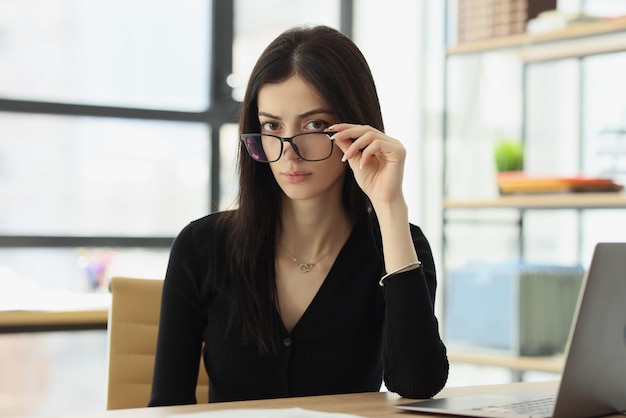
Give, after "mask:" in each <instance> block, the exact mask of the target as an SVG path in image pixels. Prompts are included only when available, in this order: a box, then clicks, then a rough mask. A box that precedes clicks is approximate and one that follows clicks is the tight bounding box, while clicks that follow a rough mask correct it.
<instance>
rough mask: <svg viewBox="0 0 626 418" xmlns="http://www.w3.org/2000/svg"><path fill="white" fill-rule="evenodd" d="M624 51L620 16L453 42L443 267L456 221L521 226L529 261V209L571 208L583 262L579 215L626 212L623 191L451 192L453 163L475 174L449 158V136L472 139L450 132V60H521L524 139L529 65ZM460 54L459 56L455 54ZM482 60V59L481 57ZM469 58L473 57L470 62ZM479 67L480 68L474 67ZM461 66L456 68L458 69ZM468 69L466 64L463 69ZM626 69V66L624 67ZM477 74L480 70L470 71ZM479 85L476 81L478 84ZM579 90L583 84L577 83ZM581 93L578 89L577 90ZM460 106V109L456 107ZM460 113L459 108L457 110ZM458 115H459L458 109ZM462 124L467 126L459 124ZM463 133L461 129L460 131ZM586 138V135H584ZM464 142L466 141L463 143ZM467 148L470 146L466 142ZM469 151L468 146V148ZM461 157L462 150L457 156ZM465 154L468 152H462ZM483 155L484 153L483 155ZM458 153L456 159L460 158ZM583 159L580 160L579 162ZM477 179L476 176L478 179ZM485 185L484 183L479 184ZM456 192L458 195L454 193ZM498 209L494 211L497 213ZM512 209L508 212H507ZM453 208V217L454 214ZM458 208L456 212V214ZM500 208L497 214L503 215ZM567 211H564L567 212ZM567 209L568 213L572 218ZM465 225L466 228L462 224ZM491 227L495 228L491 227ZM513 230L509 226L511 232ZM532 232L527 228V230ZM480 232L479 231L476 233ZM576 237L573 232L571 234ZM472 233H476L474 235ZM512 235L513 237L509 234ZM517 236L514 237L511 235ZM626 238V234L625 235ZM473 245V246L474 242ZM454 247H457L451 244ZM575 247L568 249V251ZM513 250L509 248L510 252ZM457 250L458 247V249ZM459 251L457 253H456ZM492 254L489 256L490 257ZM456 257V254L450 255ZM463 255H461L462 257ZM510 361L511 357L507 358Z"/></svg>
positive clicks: (493, 361)
mask: <svg viewBox="0 0 626 418" xmlns="http://www.w3.org/2000/svg"><path fill="white" fill-rule="evenodd" d="M623 51H626V19H621V20H613V21H609V20H607V21H602V22H595V23H586V24H576V25H572V26H570V27H567V28H565V29H562V30H557V31H553V32H549V33H539V34H520V35H513V36H508V37H501V38H493V39H486V40H481V41H473V42H468V43H464V44H460V45H453V46H449V47H448V48H447V50H446V64H445V71H444V80H445V83H446V87H445V94H444V96H445V97H446V99H445V102H444V108H445V109H446V111H445V116H444V129H443V132H444V135H443V136H444V141H443V147H444V153H443V155H444V160H443V190H442V192H443V199H442V211H443V212H442V223H443V225H442V233H443V240H442V251H441V255H442V266H443V270H444V271H449V268H450V264H457V265H458V264H459V263H453V262H449V261H448V257H449V255H446V252H447V251H448V250H449V249H448V248H447V247H448V246H449V245H450V242H451V241H450V240H451V238H450V237H448V236H447V233H448V234H450V235H452V233H450V232H447V231H446V230H447V229H448V228H449V227H450V225H451V224H452V223H457V224H462V223H463V224H468V223H472V224H473V223H475V224H476V225H484V224H485V223H487V222H490V227H491V226H493V227H494V228H495V229H499V228H501V225H499V224H501V223H502V222H504V223H506V224H507V225H511V226H512V227H513V228H517V229H516V231H518V237H517V239H518V246H519V252H518V254H517V255H518V257H519V260H520V261H528V260H526V259H525V254H524V246H525V242H526V238H527V237H525V223H526V221H525V218H526V217H528V215H527V214H528V212H529V211H544V212H545V211H559V210H567V211H570V212H571V211H573V212H574V214H575V216H572V219H577V220H578V223H579V229H578V239H579V245H578V253H577V254H575V256H576V258H577V259H578V260H580V261H581V262H582V261H583V260H582V258H581V245H580V240H581V232H580V231H581V228H580V224H581V219H582V218H583V217H582V216H581V214H582V213H583V212H586V211H592V210H605V209H608V210H623V209H626V193H624V192H597V193H596V192H593V193H592V192H581V193H538V194H512V195H497V192H493V191H492V192H490V193H491V194H484V193H483V194H480V197H476V198H473V197H472V194H471V193H468V191H467V189H465V190H461V188H459V187H458V184H461V185H467V184H471V183H470V182H468V181H463V182H461V183H456V184H457V187H456V189H454V188H452V189H453V190H452V192H450V187H449V184H448V178H449V176H450V171H451V170H450V167H453V169H454V170H456V172H457V173H460V177H463V178H465V177H469V176H471V175H472V173H468V172H466V171H462V170H463V168H465V169H466V170H467V167H457V166H456V165H454V164H452V165H451V163H450V162H449V161H447V158H450V156H449V155H448V151H447V150H448V147H449V146H450V143H449V142H450V138H452V137H454V138H457V141H456V142H455V143H453V144H456V145H457V146H459V144H461V143H463V142H462V141H460V140H459V139H458V138H461V139H465V140H467V139H472V137H471V135H470V134H467V135H465V137H464V136H458V135H457V136H454V134H451V133H450V131H451V129H449V124H450V121H449V120H448V117H449V114H448V112H449V108H448V106H449V103H448V96H447V94H448V91H447V89H448V87H447V86H448V83H449V78H450V75H449V66H450V64H449V63H448V61H449V60H450V59H460V58H462V57H469V56H475V55H482V56H486V55H497V54H503V55H505V56H506V57H513V58H514V62H515V63H517V62H519V65H520V66H521V68H522V72H521V74H522V77H521V80H522V95H521V98H522V102H523V103H522V106H521V109H522V110H521V112H522V113H521V118H520V119H521V121H522V123H521V125H522V127H521V139H522V140H525V136H526V134H527V132H526V126H527V123H528V121H527V120H526V117H527V115H526V114H525V112H526V110H527V108H526V96H525V95H526V92H527V91H526V83H527V82H528V79H527V74H526V73H527V69H528V68H529V66H532V65H535V64H542V63H547V62H549V61H557V60H562V59H567V58H574V59H579V61H578V62H582V60H583V59H584V58H586V57H590V56H595V55H602V54H611V53H616V52H623ZM457 57H458V58H457ZM479 58H480V59H482V57H479ZM470 61H471V60H470ZM476 68H478V69H476ZM457 70H458V67H457ZM464 70H465V68H464ZM484 70H485V68H483V67H482V61H481V65H479V66H474V67H468V70H467V71H484ZM624 71H625V72H626V68H624ZM472 74H473V75H474V76H475V75H476V73H472ZM477 84H478V83H477ZM479 88H480V87H478V88H476V87H474V90H472V91H471V92H472V94H481V93H483V91H482V90H480V89H479ZM578 88H580V85H579V86H578ZM579 91H580V90H579ZM474 102H479V101H478V100H476V99H473V98H471V97H470V98H468V105H469V106H472V105H474ZM457 109H458V108H457ZM457 112H458V110H457ZM457 114H458V113H457ZM572 123H573V124H574V126H576V125H575V124H576V123H580V122H579V121H572ZM460 126H461V127H464V126H465V125H460ZM576 128H577V129H578V130H579V134H581V132H580V131H581V129H580V128H581V125H580V124H579V125H578V126H576ZM460 132H463V131H460ZM581 136H582V134H581ZM463 144H466V143H463ZM463 146H464V147H467V145H463ZM581 146H582V142H580V141H578V140H576V139H574V138H573V139H572V147H578V149H581ZM469 150H470V151H469V152H471V151H473V149H472V148H469ZM466 151H468V149H466ZM456 155H457V156H458V155H461V154H459V153H457V154H456ZM462 155H464V156H465V155H466V154H462ZM483 155H484V154H483ZM467 158H468V159H471V158H472V156H471V155H468V156H467ZM458 161H459V160H458V157H457V159H456V160H454V161H453V163H454V162H458ZM579 162H580V161H579ZM474 178H475V177H474ZM481 180H483V181H484V180H485V176H484V175H483V176H482V177H481ZM493 182H494V185H493V190H494V191H495V190H496V179H495V178H494V179H493ZM481 184H482V183H481ZM459 191H460V192H461V193H460V194H463V195H464V196H463V197H458V194H459V193H458V192H459ZM455 192H457V194H455ZM500 210H501V211H502V214H503V217H498V219H495V218H496V217H495V216H494V219H491V215H493V214H494V213H496V212H497V211H500ZM494 211H496V212H494ZM506 211H508V212H506ZM453 212H455V214H454V215H452V213H453ZM457 212H458V214H457ZM511 212H513V213H514V214H515V216H514V217H513V218H511V216H510V214H511ZM499 213H500V212H497V214H498V215H499ZM564 213H566V212H564ZM570 215H571V214H570V213H568V215H566V216H570ZM463 227H464V226H463ZM492 230H493V229H492ZM509 231H510V230H509ZM526 232H528V231H526ZM477 235H480V234H477ZM573 235H575V234H573ZM472 236H474V235H472ZM508 236H509V237H511V235H508ZM513 239H515V237H514V235H513ZM625 239H626V238H625ZM480 242H481V237H480V236H479V237H478V238H477V241H476V244H477V245H480ZM471 245H472V247H474V246H475V245H474V244H471ZM452 247H454V246H452ZM569 249H571V247H569V248H568V250H569ZM469 250H474V248H469ZM509 251H510V250H509ZM457 252H458V248H457ZM457 252H455V253H454V254H455V255H456V254H457ZM489 255H490V254H486V256H489ZM451 258H454V257H451ZM462 259H463V257H461V260H462ZM443 303H444V309H445V303H446V301H445V296H444V301H443ZM452 359H453V360H454V361H457V362H461V363H462V362H466V363H473V364H482V365H490V366H497V367H505V368H512V369H515V367H518V366H511V365H510V364H508V363H506V364H503V363H501V362H500V361H499V358H498V357H497V356H495V357H494V356H492V355H487V356H482V357H481V356H479V357H476V356H474V355H468V353H467V352H464V351H460V352H456V353H455V355H454V356H453V358H452ZM507 359H508V357H507ZM512 360H513V361H515V362H516V361H519V360H520V358H518V357H515V356H513V358H512ZM537 367H540V366H538V365H536V364H535V365H532V366H519V368H520V369H528V370H532V369H536V368H537ZM558 367H560V365H559V364H558V362H557V365H556V367H555V368H554V369H550V371H551V372H554V373H558V372H559V369H558Z"/></svg>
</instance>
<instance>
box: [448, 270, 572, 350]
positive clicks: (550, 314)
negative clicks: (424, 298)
mask: <svg viewBox="0 0 626 418" xmlns="http://www.w3.org/2000/svg"><path fill="white" fill-rule="evenodd" d="M583 276H584V269H583V268H582V267H581V266H571V267H570V266H551V265H536V264H535V265H533V264H487V263H485V264H477V263H476V264H470V265H468V266H466V267H465V268H462V269H457V270H453V271H451V272H449V274H448V276H447V278H446V283H445V294H444V329H443V331H444V336H445V339H446V342H448V343H451V344H455V343H460V344H461V345H470V346H476V347H484V348H493V349H501V350H505V351H507V352H510V353H512V354H516V355H549V354H554V353H560V352H563V350H564V348H565V344H566V342H567V338H568V335H569V331H570V325H571V323H572V318H573V316H574V310H575V308H576V302H577V300H578V293H579V290H580V286H581V283H582V278H583Z"/></svg>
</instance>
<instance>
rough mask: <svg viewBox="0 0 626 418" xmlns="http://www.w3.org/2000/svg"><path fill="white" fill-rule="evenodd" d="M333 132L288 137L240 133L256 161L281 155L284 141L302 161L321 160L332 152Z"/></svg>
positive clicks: (272, 158) (267, 161)
mask: <svg viewBox="0 0 626 418" xmlns="http://www.w3.org/2000/svg"><path fill="white" fill-rule="evenodd" d="M334 133H335V132H304V133H301V134H297V135H294V136H292V137H288V138H282V137H280V136H276V135H270V134H242V135H241V140H242V141H243V143H244V144H246V149H247V150H248V154H250V156H251V157H252V158H253V159H255V160H256V161H259V162H262V163H273V162H274V161H278V160H279V159H280V157H281V155H283V148H284V144H285V142H289V143H290V144H291V147H292V148H293V151H294V152H295V153H296V155H297V156H298V157H299V158H300V159H302V160H304V161H322V160H325V159H327V158H329V157H330V156H331V155H332V153H333V140H332V138H331V136H332V135H333V134H334Z"/></svg>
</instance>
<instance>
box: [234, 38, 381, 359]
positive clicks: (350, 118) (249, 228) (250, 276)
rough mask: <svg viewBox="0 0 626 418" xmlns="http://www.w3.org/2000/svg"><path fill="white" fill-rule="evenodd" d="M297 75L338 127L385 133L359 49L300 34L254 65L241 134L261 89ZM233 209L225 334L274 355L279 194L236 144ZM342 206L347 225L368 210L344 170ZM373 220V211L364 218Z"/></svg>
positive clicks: (262, 166) (264, 167)
mask: <svg viewBox="0 0 626 418" xmlns="http://www.w3.org/2000/svg"><path fill="white" fill-rule="evenodd" d="M294 75H297V76H299V77H300V78H302V79H303V80H305V81H306V82H308V83H309V84H311V86H313V87H314V88H316V89H317V91H318V93H319V94H320V96H321V97H323V98H324V99H325V101H326V103H327V104H328V105H329V106H330V108H331V109H332V110H333V111H334V112H335V114H336V115H337V117H338V118H339V120H340V121H341V122H347V123H356V124H368V125H371V126H373V127H375V128H377V129H379V130H381V131H382V130H384V127H383V120H382V115H381V111H380V104H379V101H378V95H377V93H376V87H375V84H374V80H373V78H372V74H371V72H370V69H369V66H368V64H367V62H366V60H365V58H364V57H363V55H362V53H361V51H359V49H358V48H357V46H356V45H355V44H354V43H353V42H352V41H351V40H350V39H349V38H348V37H347V36H345V35H344V34H342V33H341V32H339V31H337V30H335V29H332V28H329V27H326V26H317V27H310V28H309V27H298V28H294V29H290V30H287V31H286V32H283V33H282V34H281V35H280V36H278V37H277V38H276V39H275V40H274V41H273V42H272V43H271V44H270V45H269V46H268V47H267V48H266V49H265V51H264V52H263V53H262V54H261V56H260V58H259V60H258V61H257V63H256V65H255V67H254V69H253V70H252V74H251V76H250V80H249V82H248V86H247V90H246V94H245V97H244V100H243V103H242V107H241V113H240V117H239V132H240V133H249V132H259V131H260V125H259V119H258V107H257V99H258V93H259V89H260V88H261V87H263V86H264V85H266V84H268V83H279V82H282V81H285V80H287V79H288V78H290V77H291V76H294ZM239 144H240V145H239V153H238V169H239V194H238V209H237V210H234V211H231V212H226V213H225V214H224V218H223V220H224V221H225V222H226V223H227V224H226V227H227V230H228V231H229V232H228V234H229V239H228V240H227V242H226V259H227V260H229V264H228V266H227V272H228V276H227V277H228V285H227V288H228V289H229V293H230V297H231V302H232V310H231V316H230V324H229V327H230V329H231V330H239V332H240V336H241V337H242V338H243V340H244V342H253V343H256V344H257V345H258V346H259V348H260V349H261V351H263V352H269V351H273V350H274V349H275V347H276V346H275V344H276V342H277V334H278V332H279V329H280V328H279V325H280V324H279V323H276V320H275V319H274V318H276V315H275V312H276V306H277V305H276V280H275V279H276V275H275V267H274V266H275V264H274V262H275V260H274V259H275V247H276V237H277V234H278V233H279V232H280V229H281V226H282V225H281V219H280V210H281V200H282V196H283V195H282V191H281V189H280V187H279V186H278V184H277V183H276V181H275V179H274V177H273V175H272V172H271V170H270V167H269V165H268V164H266V163H259V162H256V161H254V160H253V159H252V158H250V156H249V155H248V153H247V152H246V149H245V147H244V145H243V143H242V142H241V141H239ZM343 204H344V207H345V208H346V211H347V213H348V215H349V216H351V217H352V219H355V218H356V217H357V216H359V214H360V213H363V212H365V211H366V210H368V209H369V208H370V202H369V199H368V198H367V196H366V195H365V193H363V191H362V190H361V189H360V188H359V186H358V185H357V184H356V181H355V179H354V175H353V173H352V171H351V170H350V169H349V168H348V169H347V174H346V176H345V182H344V187H343ZM370 212H372V211H370Z"/></svg>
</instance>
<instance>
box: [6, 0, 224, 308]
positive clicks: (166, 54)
mask: <svg viewBox="0 0 626 418" xmlns="http://www.w3.org/2000/svg"><path fill="white" fill-rule="evenodd" d="M212 4H213V3H212V2H211V1H209V0H181V1H177V2H172V1H167V0H135V1H132V2H127V1H123V0H90V1H85V2H76V1H73V0H0V62H1V63H2V65H0V99H2V100H1V101H0V126H2V129H1V130H0V195H1V196H2V199H0V238H1V242H2V245H1V248H0V293H2V294H3V295H13V296H15V295H17V294H18V293H19V291H20V289H29V288H31V287H32V286H35V287H44V288H56V289H65V290H92V289H97V288H100V289H103V288H105V286H106V283H105V282H104V281H105V278H106V277H110V276H112V275H116V274H120V275H132V276H145V277H163V276H164V274H165V267H166V264H167V256H168V251H169V244H170V243H171V239H173V237H174V236H175V235H176V234H177V233H178V231H180V229H181V228H182V227H184V225H185V224H186V223H188V222H190V221H191V220H193V219H196V218H199V217H201V216H204V215H206V214H207V213H208V212H210V211H211V209H212V208H211V207H209V206H210V202H211V201H212V199H216V200H217V199H219V196H217V195H213V194H217V193H214V192H215V188H214V186H213V182H212V177H213V175H214V174H215V173H216V172H217V173H219V167H214V166H213V164H214V162H215V161H216V159H215V158H214V157H213V156H212V150H213V149H214V148H213V146H212V143H211V140H212V138H213V137H214V131H219V130H220V124H222V123H228V122H231V121H228V120H223V121H222V120H221V119H219V118H217V117H215V116H214V114H216V113H219V114H226V112H223V111H222V112H221V113H220V112H216V111H215V107H216V106H219V105H220V104H221V105H222V106H225V105H224V103H223V101H222V102H220V103H217V102H219V101H218V100H213V97H214V96H213V92H212V91H211V87H210V86H211V80H212V77H211V75H212V74H213V73H217V72H218V71H217V70H215V65H216V63H215V62H212V61H211V57H212V51H213V43H212V41H211V38H212V37H213V36H214V35H215V33H216V31H217V29H216V28H215V27H213V22H214V19H213V17H212ZM229 19H230V17H229ZM230 28H231V26H230V22H228V23H226V22H225V23H223V25H222V27H221V28H220V30H221V31H223V32H225V33H226V34H227V35H228V36H225V37H223V38H220V39H230V36H231V35H230V30H231V29H230ZM220 33H222V32H220ZM218 64H219V65H220V69H221V71H220V73H225V74H228V73H229V72H230V65H231V63H230V59H229V57H223V59H221V60H220V62H219V63H218ZM224 69H225V70H224ZM228 105H229V106H230V105H232V103H228ZM99 237H107V238H111V239H110V240H109V241H106V240H104V241H103V240H102V239H101V238H99ZM23 238H25V240H24V239H23ZM8 297H12V296H8ZM13 299H16V298H15V297H13Z"/></svg>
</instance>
